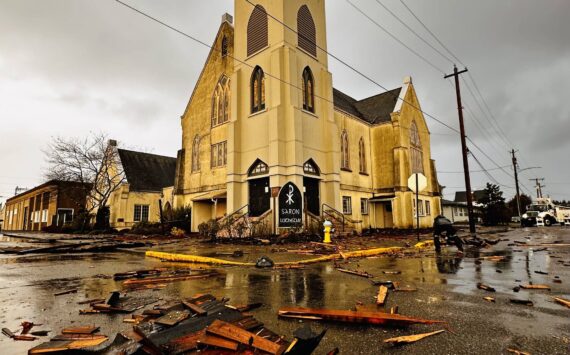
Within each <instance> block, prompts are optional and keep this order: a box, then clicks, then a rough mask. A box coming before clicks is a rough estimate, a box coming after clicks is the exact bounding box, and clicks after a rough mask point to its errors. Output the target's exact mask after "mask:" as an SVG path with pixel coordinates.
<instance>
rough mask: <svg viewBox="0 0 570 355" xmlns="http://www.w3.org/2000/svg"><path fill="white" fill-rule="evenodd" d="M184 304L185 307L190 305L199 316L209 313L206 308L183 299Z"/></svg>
mask: <svg viewBox="0 0 570 355" xmlns="http://www.w3.org/2000/svg"><path fill="white" fill-rule="evenodd" d="M182 304H183V305H184V306H185V307H188V308H189V309H190V310H191V311H192V312H194V313H195V314H197V315H199V316H203V315H205V314H207V313H208V312H207V311H206V310H205V309H204V308H202V307H200V306H198V305H195V304H194V303H191V302H187V301H182Z"/></svg>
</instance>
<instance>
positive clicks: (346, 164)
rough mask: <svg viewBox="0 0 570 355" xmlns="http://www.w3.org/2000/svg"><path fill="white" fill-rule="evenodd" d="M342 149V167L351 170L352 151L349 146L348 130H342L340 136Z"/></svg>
mask: <svg viewBox="0 0 570 355" xmlns="http://www.w3.org/2000/svg"><path fill="white" fill-rule="evenodd" d="M340 150H341V156H342V161H341V168H342V169H345V170H350V153H349V147H348V133H346V130H344V131H342V135H341V136H340Z"/></svg>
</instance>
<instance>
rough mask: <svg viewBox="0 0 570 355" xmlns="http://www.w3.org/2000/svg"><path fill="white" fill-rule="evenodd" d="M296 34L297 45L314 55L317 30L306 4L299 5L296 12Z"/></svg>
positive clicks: (315, 53)
mask: <svg viewBox="0 0 570 355" xmlns="http://www.w3.org/2000/svg"><path fill="white" fill-rule="evenodd" d="M297 35H298V43H299V47H300V48H303V49H304V50H306V51H307V52H309V53H310V54H312V55H313V56H315V57H316V56H317V30H316V27H315V21H313V16H311V11H309V8H308V7H307V5H303V6H301V8H300V9H299V12H297Z"/></svg>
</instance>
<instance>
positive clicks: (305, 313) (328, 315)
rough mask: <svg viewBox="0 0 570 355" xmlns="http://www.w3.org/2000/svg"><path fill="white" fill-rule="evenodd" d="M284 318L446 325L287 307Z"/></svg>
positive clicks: (381, 314) (382, 315)
mask: <svg viewBox="0 0 570 355" xmlns="http://www.w3.org/2000/svg"><path fill="white" fill-rule="evenodd" d="M279 316H280V317H283V318H296V319H312V320H324V321H337V322H347V323H364V324H376V325H394V326H406V325H411V324H437V323H445V322H444V321H439V320H429V319H420V318H412V317H406V316H402V315H399V314H390V313H384V312H370V311H345V310H336V309H310V308H300V307H286V308H281V309H280V310H279Z"/></svg>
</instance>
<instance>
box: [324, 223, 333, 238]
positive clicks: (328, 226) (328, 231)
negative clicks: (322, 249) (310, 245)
mask: <svg viewBox="0 0 570 355" xmlns="http://www.w3.org/2000/svg"><path fill="white" fill-rule="evenodd" d="M323 226H324V227H325V230H324V232H325V240H323V243H330V242H331V231H332V226H333V224H332V223H331V221H328V220H327V221H325V222H324V223H323Z"/></svg>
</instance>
